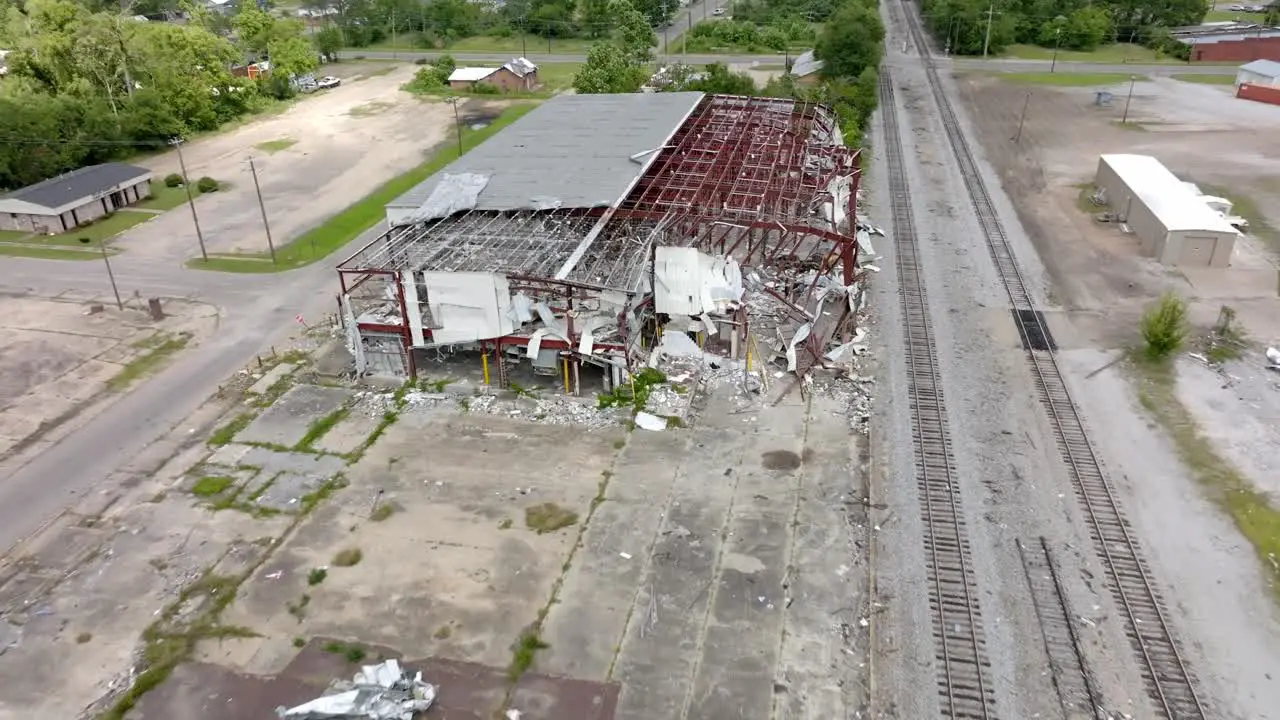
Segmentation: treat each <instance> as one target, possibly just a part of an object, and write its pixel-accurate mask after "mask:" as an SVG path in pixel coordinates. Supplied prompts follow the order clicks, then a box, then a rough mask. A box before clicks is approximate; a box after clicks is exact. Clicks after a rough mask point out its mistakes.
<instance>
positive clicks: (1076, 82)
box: [997, 72, 1145, 87]
mask: <svg viewBox="0 0 1280 720" xmlns="http://www.w3.org/2000/svg"><path fill="white" fill-rule="evenodd" d="M997 77H999V78H1000V79H1001V80H1005V81H1008V82H1013V83H1022V84H1026V85H1056V86H1058V87H1109V86H1112V85H1120V84H1122V83H1127V82H1129V80H1131V79H1132V78H1134V77H1135V76H1133V75H1129V74H1127V73H1072V72H1052V73H1047V72H1038V73H1001V74H1000V75H997ZM1137 77H1138V79H1139V80H1142V79H1145V78H1142V77H1141V76H1137Z"/></svg>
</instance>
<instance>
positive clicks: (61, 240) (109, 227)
mask: <svg viewBox="0 0 1280 720" xmlns="http://www.w3.org/2000/svg"><path fill="white" fill-rule="evenodd" d="M153 217H155V216H154V215H152V214H151V213H143V212H130V211H127V210H123V211H118V212H116V213H115V214H113V215H111V216H110V217H104V218H102V219H100V220H97V221H95V222H94V223H93V224H91V225H86V226H84V227H78V228H74V229H72V230H68V231H67V232H64V233H60V234H58V235H32V236H31V237H29V238H28V239H26V240H24V241H23V242H24V243H26V244H28V245H51V246H63V247H74V248H85V249H86V250H89V251H92V252H93V253H94V255H93V256H94V257H101V254H100V253H99V252H98V248H97V247H96V246H97V244H98V243H99V242H102V241H104V240H105V241H107V244H108V245H110V240H111V238H113V237H115V236H116V235H119V234H120V233H122V232H124V231H125V230H128V229H129V228H131V227H133V226H134V225H141V224H142V223H144V222H146V221H148V220H150V219H151V218H153ZM80 238H89V240H90V242H89V243H82V242H80Z"/></svg>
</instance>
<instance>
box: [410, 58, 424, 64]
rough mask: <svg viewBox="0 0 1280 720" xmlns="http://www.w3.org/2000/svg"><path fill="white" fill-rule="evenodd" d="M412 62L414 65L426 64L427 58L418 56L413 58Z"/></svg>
mask: <svg viewBox="0 0 1280 720" xmlns="http://www.w3.org/2000/svg"><path fill="white" fill-rule="evenodd" d="M413 64H414V65H426V64H427V59H426V58H422V57H420V58H415V59H414V61H413Z"/></svg>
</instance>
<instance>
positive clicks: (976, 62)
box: [339, 28, 1236, 75]
mask: <svg viewBox="0 0 1280 720" xmlns="http://www.w3.org/2000/svg"><path fill="white" fill-rule="evenodd" d="M674 31H675V30H674V28H673V29H672V32H674ZM672 42H673V43H674V42H675V39H674V38H673V39H672ZM661 50H662V43H661V42H659V44H658V51H659V52H658V53H657V54H658V56H659V57H663V54H662V52H661ZM443 54H445V53H439V52H422V51H416V50H410V51H406V50H401V51H396V52H392V51H375V50H343V51H342V52H340V53H339V57H341V58H343V59H351V58H356V57H362V58H365V59H369V60H396V59H398V60H416V59H418V58H425V59H428V60H430V59H433V58H436V57H439V56H440V55H443ZM453 57H454V58H455V59H457V60H461V61H465V62H506V61H507V60H510V59H511V54H510V53H457V54H453ZM671 58H672V59H673V60H679V61H680V62H684V63H688V64H690V65H706V64H709V63H716V62H722V63H730V64H735V65H749V64H751V63H753V62H756V63H762V64H779V65H780V64H782V63H783V62H785V58H786V56H785V55H784V54H783V53H774V54H765V55H680V54H675V55H672V56H671ZM529 59H530V60H533V61H534V62H543V63H572V62H582V61H584V60H586V59H587V58H586V55H581V54H574V53H552V54H546V53H541V54H540V53H532V52H531V53H529ZM936 61H937V62H938V64H939V66H940V67H948V66H950V67H951V68H952V69H954V70H978V71H983V72H1019V73H1021V72H1048V71H1049V70H1050V68H1051V67H1052V68H1053V69H1054V71H1055V72H1062V73H1135V74H1141V75H1172V74H1175V73H1176V74H1179V75H1184V74H1185V75H1235V74H1236V66H1235V65H1193V64H1186V63H1161V64H1150V63H1093V62H1079V61H1068V60H1059V61H1058V62H1057V64H1056V66H1055V65H1054V63H1053V62H1052V61H1050V60H1017V59H1005V58H998V59H987V60H983V59H982V58H936Z"/></svg>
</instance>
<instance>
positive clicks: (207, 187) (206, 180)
mask: <svg viewBox="0 0 1280 720" xmlns="http://www.w3.org/2000/svg"><path fill="white" fill-rule="evenodd" d="M196 189H197V190H199V191H200V192H202V193H211V192H217V190H218V181H217V180H214V179H213V178H211V177H209V176H207V175H206V176H205V177H202V178H200V179H199V180H197V181H196Z"/></svg>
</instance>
